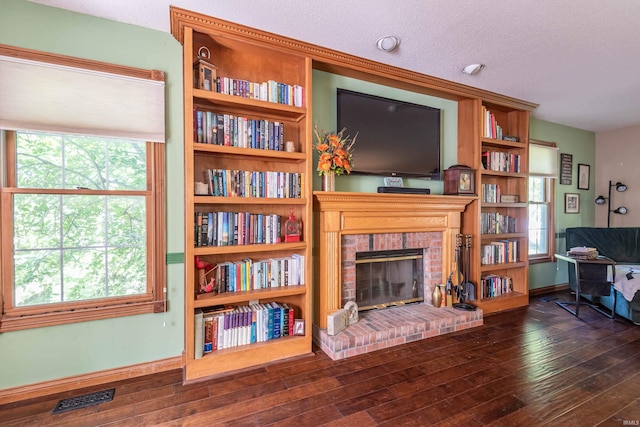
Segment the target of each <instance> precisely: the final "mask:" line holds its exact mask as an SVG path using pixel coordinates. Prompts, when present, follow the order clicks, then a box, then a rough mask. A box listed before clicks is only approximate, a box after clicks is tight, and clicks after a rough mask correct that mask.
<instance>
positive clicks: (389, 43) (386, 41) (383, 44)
mask: <svg viewBox="0 0 640 427" xmlns="http://www.w3.org/2000/svg"><path fill="white" fill-rule="evenodd" d="M399 44H400V39H399V38H398V37H396V36H383V37H380V38H379V39H378V40H377V41H376V46H377V47H378V49H380V50H382V51H384V52H391V51H392V50H393V49H395V48H397V47H398V45H399Z"/></svg>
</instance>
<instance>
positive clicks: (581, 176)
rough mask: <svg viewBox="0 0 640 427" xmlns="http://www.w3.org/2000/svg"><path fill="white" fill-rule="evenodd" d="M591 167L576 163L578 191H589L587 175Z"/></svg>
mask: <svg viewBox="0 0 640 427" xmlns="http://www.w3.org/2000/svg"><path fill="white" fill-rule="evenodd" d="M590 170H591V166H589V165H585V164H582V163H578V190H588V189H589V174H590Z"/></svg>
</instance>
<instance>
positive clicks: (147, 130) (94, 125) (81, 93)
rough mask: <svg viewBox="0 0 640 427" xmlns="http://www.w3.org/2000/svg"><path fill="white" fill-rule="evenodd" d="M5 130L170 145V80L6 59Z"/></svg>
mask: <svg viewBox="0 0 640 427" xmlns="http://www.w3.org/2000/svg"><path fill="white" fill-rule="evenodd" d="M0 128H1V129H9V130H32V131H42V132H56V133H71V134H78V135H95V136H102V137H112V138H127V139H136V140H143V141H150V142H164V141H165V117H164V81H161V80H152V79H144V78H138V77H130V76H126V75H121V74H113V73H107V72H101V71H94V70H89V69H85V68H76V67H70V66H65V65H58V64H53V63H48V62H40V61H32V60H28V59H22V58H14V57H8V56H0Z"/></svg>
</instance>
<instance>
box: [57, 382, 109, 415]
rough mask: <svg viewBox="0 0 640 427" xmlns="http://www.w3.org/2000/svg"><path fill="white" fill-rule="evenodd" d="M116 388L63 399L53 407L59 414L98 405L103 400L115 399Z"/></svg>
mask: <svg viewBox="0 0 640 427" xmlns="http://www.w3.org/2000/svg"><path fill="white" fill-rule="evenodd" d="M115 392H116V389H115V388H112V389H109V390H103V391H96V392H94V393H89V394H83V395H82V396H76V397H70V398H68V399H62V400H61V401H60V402H58V404H57V405H56V407H55V408H53V412H52V413H53V414H59V413H60V412H67V411H72V410H74V409H80V408H84V407H86V406H91V405H97V404H99V403H102V402H109V401H111V400H113V395H114V394H115Z"/></svg>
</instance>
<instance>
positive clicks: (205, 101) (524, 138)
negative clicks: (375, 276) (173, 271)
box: [171, 7, 536, 380]
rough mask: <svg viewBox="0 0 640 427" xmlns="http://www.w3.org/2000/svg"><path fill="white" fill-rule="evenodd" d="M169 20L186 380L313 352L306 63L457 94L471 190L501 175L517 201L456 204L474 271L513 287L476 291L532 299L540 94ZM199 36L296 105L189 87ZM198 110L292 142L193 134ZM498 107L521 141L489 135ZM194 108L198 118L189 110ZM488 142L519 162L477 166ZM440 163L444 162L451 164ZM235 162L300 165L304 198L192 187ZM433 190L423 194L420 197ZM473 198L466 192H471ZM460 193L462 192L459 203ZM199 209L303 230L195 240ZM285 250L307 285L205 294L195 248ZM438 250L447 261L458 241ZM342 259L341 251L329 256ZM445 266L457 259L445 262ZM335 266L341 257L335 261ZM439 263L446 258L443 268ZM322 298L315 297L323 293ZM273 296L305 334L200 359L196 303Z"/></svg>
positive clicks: (271, 167) (487, 306)
mask: <svg viewBox="0 0 640 427" xmlns="http://www.w3.org/2000/svg"><path fill="white" fill-rule="evenodd" d="M171 29H172V34H173V35H174V37H175V38H176V39H177V40H178V41H179V42H180V43H182V45H183V48H184V81H185V84H184V128H185V129H184V134H185V141H184V146H185V148H184V156H185V159H184V161H185V171H184V172H185V173H184V176H185V210H184V211H185V230H184V231H185V358H184V359H185V379H186V380H192V379H196V378H200V377H205V376H210V375H215V374H220V373H224V372H229V371H231V370H236V369H241V368H246V367H250V366H255V365H257V364H261V363H266V362H270V361H273V360H277V359H280V358H286V357H291V356H296V355H303V354H309V353H311V351H312V344H311V330H312V329H311V327H312V316H311V311H312V298H313V297H312V295H313V291H312V288H313V286H317V284H314V283H312V277H313V272H312V266H313V264H314V263H313V261H312V259H311V255H312V248H311V235H312V229H313V227H312V223H313V221H314V218H313V209H312V191H311V190H312V185H311V174H312V173H315V172H314V169H315V168H314V167H313V165H312V157H313V156H312V125H313V120H312V112H311V105H312V95H313V94H312V77H311V76H312V70H313V69H316V70H320V71H324V72H329V73H334V74H338V75H342V76H346V77H352V78H357V79H360V80H363V81H367V82H371V83H376V84H381V85H386V86H389V87H393V88H398V89H403V90H409V91H412V92H416V93H421V94H427V95H431V96H437V97H441V98H445V99H449V100H454V101H456V102H458V159H457V163H462V164H466V165H468V166H471V167H472V168H474V169H475V170H476V181H475V182H476V191H480V188H482V187H481V185H482V184H483V183H484V184H496V185H500V187H501V190H502V192H503V193H504V194H511V195H518V198H519V200H518V202H508V203H501V202H497V203H482V202H481V201H480V199H479V198H477V197H476V198H475V199H474V200H473V201H472V202H471V203H470V204H469V205H467V207H466V210H465V211H464V213H463V218H462V230H461V231H462V232H463V233H464V234H469V235H471V237H472V239H473V242H472V246H471V260H472V261H471V265H470V273H471V275H470V277H469V278H468V280H471V281H473V282H475V283H476V284H478V286H479V283H480V279H481V276H482V275H485V274H496V275H502V276H509V277H510V278H511V279H512V282H513V292H509V293H508V294H504V295H500V296H499V297H491V298H483V297H482V293H481V292H480V289H479V287H478V288H477V289H478V294H477V295H476V302H477V303H478V305H479V306H480V307H481V308H482V309H484V310H485V312H493V311H499V310H504V309H509V308H513V307H517V306H521V305H525V304H527V303H528V291H527V287H528V283H527V272H528V263H527V261H526V259H527V258H526V251H527V208H526V200H527V197H526V196H527V176H528V175H527V160H528V126H529V111H530V110H532V109H533V108H535V107H536V104H533V103H529V102H526V101H522V100H518V99H514V98H510V97H506V96H503V95H500V94H496V93H493V92H489V91H485V90H482V89H478V88H474V87H470V86H466V85H463V84H459V83H454V82H450V81H446V80H443V79H439V78H436V77H432V76H428V75H424V74H421V73H418V72H414V71H410V70H405V69H401V68H397V67H393V66H390V65H387V64H383V63H379V62H375V61H371V60H367V59H364V58H359V57H355V56H351V55H348V54H345V53H342V52H338V51H334V50H331V49H326V48H323V47H320V46H317V45H313V44H309V43H304V42H301V41H298V40H294V39H290V38H287V37H283V36H279V35H277V34H272V33H268V32H265V31H260V30H256V29H253V28H249V27H245V26H241V25H238V24H235V23H232V22H228V21H224V20H219V19H216V18H212V17H209V16H205V15H202V14H198V13H195V12H190V11H187V10H184V9H180V8H176V7H171ZM201 47H206V48H207V49H209V51H210V52H211V58H210V62H211V63H212V64H214V65H215V67H216V71H217V74H218V76H219V77H228V78H233V79H238V80H242V81H248V82H264V81H269V80H273V81H276V82H281V83H285V84H287V85H292V86H296V87H298V86H300V87H302V88H303V90H304V95H303V99H304V101H303V102H302V103H301V104H298V105H287V104H283V103H275V102H267V101H264V100H260V99H254V98H246V97H242V96H235V95H229V94H226V93H218V92H216V91H213V90H212V91H209V90H203V89H200V88H194V83H193V76H194V69H193V63H194V60H195V59H196V56H197V53H198V51H199V49H200V48H201ZM194 108H195V109H196V110H204V111H215V112H216V113H221V114H227V115H230V116H231V115H233V116H242V117H245V118H248V119H252V120H269V121H278V122H281V123H284V128H285V131H284V139H285V140H292V141H294V143H295V145H296V147H297V149H296V151H295V152H283V151H274V150H263V149H258V148H248V147H233V146H224V145H222V146H221V145H215V144H206V143H202V142H198V139H197V132H196V133H195V135H194V128H196V129H197V126H198V124H197V116H196V117H194ZM485 109H488V110H490V111H491V112H492V113H493V114H494V119H495V122H496V123H499V125H500V126H501V128H502V135H507V136H512V137H515V139H517V141H507V140H504V139H499V138H492V137H487V136H484V134H483V127H484V119H483V110H485ZM194 118H195V120H194ZM486 150H494V151H503V152H507V153H515V154H518V155H519V156H520V157H519V159H520V163H521V168H520V171H518V172H516V171H494V170H483V168H482V152H483V151H486ZM446 166H447V165H445V167H446ZM219 168H221V169H241V170H245V171H282V172H290V173H299V174H301V176H302V179H301V184H300V185H301V197H299V198H255V197H254V198H251V197H249V198H247V197H220V196H212V195H195V192H194V187H195V185H194V182H195V181H203V178H202V176H203V171H205V170H207V169H219ZM423 197H425V198H429V197H430V196H423ZM467 197H469V196H467ZM465 203H466V202H465ZM198 211H203V212H204V211H234V212H242V211H251V212H255V213H260V214H279V215H281V216H283V217H284V216H288V215H289V213H290V212H293V213H294V215H295V216H296V218H298V219H301V220H302V224H303V227H302V240H301V242H298V243H271V244H250V245H236V246H222V247H218V246H197V247H196V245H195V239H194V224H195V219H194V213H195V212H198ZM492 211H493V212H500V213H501V214H502V215H508V216H511V217H514V218H516V222H517V226H516V229H515V230H512V231H511V232H509V233H503V234H491V235H486V234H482V233H481V228H480V227H481V226H480V221H481V213H482V212H492ZM498 239H508V240H514V241H517V242H518V245H519V248H520V250H521V254H520V257H519V259H518V260H517V261H516V262H511V263H505V264H492V265H482V264H481V262H480V247H481V246H482V245H483V244H485V243H490V242H491V241H492V240H498ZM291 254H298V255H303V256H304V257H305V258H306V261H307V262H306V267H307V268H306V271H305V273H304V285H298V286H292V287H291V288H286V287H278V288H274V289H259V290H253V291H251V290H249V291H240V292H233V293H229V292H226V293H220V294H217V295H202V294H201V293H200V292H199V290H198V286H197V281H198V276H197V273H198V272H197V271H196V269H195V266H194V257H195V256H198V257H200V258H201V259H203V260H205V261H206V262H208V263H212V264H216V263H222V262H226V261H230V262H235V261H238V260H241V259H244V258H246V257H251V258H255V259H268V258H272V257H285V256H290V255H291ZM444 259H447V260H454V259H455V257H454V254H453V252H451V253H449V254H446V256H445V257H444ZM336 262H338V263H339V260H336ZM451 264H452V265H451V270H453V269H454V268H455V263H454V262H453V261H452V262H451ZM334 268H335V269H336V271H339V269H340V268H341V267H340V265H336V266H334ZM444 270H445V271H446V270H447V268H446V266H445V267H444ZM321 297H322V296H321ZM270 301H276V302H281V303H286V304H289V305H292V306H294V307H296V310H297V312H296V317H298V318H300V319H302V320H304V322H305V335H304V336H288V337H284V338H280V339H277V340H273V341H271V342H265V343H256V344H249V345H244V346H240V347H236V348H231V349H223V350H218V351H213V352H212V353H209V354H205V355H204V357H202V358H196V357H195V352H194V333H195V330H194V329H195V326H194V324H195V322H194V314H195V313H196V311H197V310H200V309H206V308H208V307H213V306H216V305H225V304H230V305H247V304H250V303H252V302H270Z"/></svg>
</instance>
